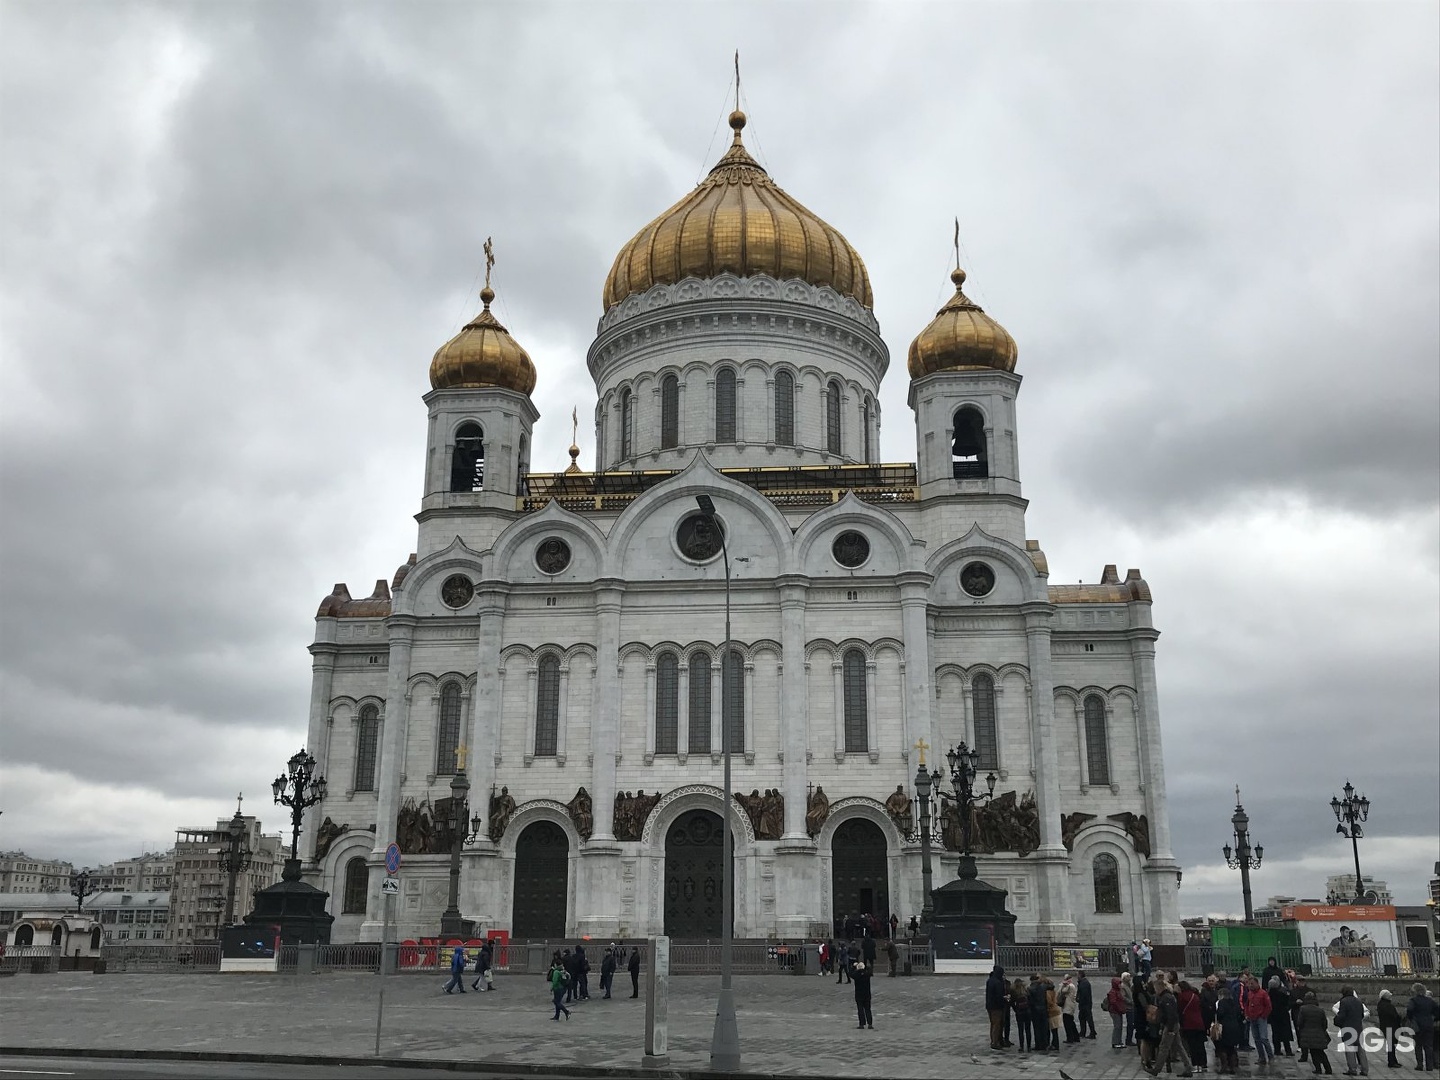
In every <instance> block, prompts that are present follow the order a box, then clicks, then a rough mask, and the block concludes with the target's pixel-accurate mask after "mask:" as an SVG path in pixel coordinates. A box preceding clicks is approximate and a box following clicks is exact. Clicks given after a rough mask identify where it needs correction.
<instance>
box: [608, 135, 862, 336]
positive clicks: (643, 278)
mask: <svg viewBox="0 0 1440 1080" xmlns="http://www.w3.org/2000/svg"><path fill="white" fill-rule="evenodd" d="M730 127H731V129H733V130H734V132H735V136H734V138H733V140H732V141H731V143H730V149H729V150H728V151H727V152H726V154H725V156H724V157H722V158H721V159H720V160H719V161H718V162H717V163H716V164H715V167H714V168H713V169H711V170H710V175H708V176H707V177H706V178H705V179H704V180H702V181H701V182H700V184H699V186H698V187H696V188H695V190H694V191H692V192H690V194H688V195H686V196H685V197H684V198H683V199H681V200H680V201H679V202H677V203H676V204H675V205H674V206H672V207H671V208H670V209H669V210H666V211H665V213H663V214H661V215H660V216H659V217H657V218H656V219H655V220H654V221H652V222H650V224H649V225H646V226H645V228H643V229H641V230H640V231H639V232H638V233H636V234H635V237H634V239H632V240H631V241H630V242H629V243H628V244H626V245H625V246H624V247H623V248H621V249H620V254H618V255H616V256H615V264H614V265H613V266H612V267H611V268H610V275H609V276H608V277H607V278H606V279H605V296H604V303H605V310H606V311H609V310H610V308H612V307H614V306H615V305H616V304H618V303H619V302H620V301H621V300H624V299H625V298H626V297H627V296H629V295H631V294H632V293H639V292H645V291H646V290H647V289H649V288H650V287H651V286H653V285H660V284H664V285H673V284H675V282H677V281H681V280H683V279H685V278H687V277H698V278H711V277H715V276H716V275H718V274H723V273H731V274H736V275H738V276H740V277H747V276H749V275H751V274H768V275H770V276H771V277H773V278H776V279H777V280H780V281H785V280H788V279H789V278H800V279H801V280H802V281H808V282H809V283H810V284H811V285H828V286H830V287H831V288H832V289H834V290H835V291H836V292H838V293H840V294H841V295H842V296H851V297H854V298H855V299H856V300H858V301H859V302H860V303H861V304H862V305H864V306H865V307H867V308H872V307H874V306H875V298H874V295H873V294H872V293H871V291H870V275H869V274H868V273H867V272H866V270H865V264H864V262H862V261H861V259H860V256H859V254H858V253H857V252H856V251H855V249H854V248H853V247H851V246H850V242H849V241H848V240H846V239H845V237H843V236H841V235H840V233H839V231H838V230H836V229H835V228H833V227H832V226H830V225H827V224H826V223H825V222H823V221H821V220H820V219H819V218H818V217H816V216H815V215H814V214H812V213H811V212H810V211H809V210H807V209H805V207H803V206H801V205H800V204H799V203H798V202H796V201H795V200H794V199H792V198H791V197H790V196H789V195H787V194H785V192H784V191H782V190H781V189H780V188H779V187H777V186H776V184H775V181H773V180H771V179H770V174H769V173H767V172H766V171H765V169H764V168H763V167H761V165H760V164H759V162H757V161H756V160H755V159H754V158H752V157H751V156H750V154H749V153H748V152H747V151H746V149H745V145H744V143H743V142H742V141H741V139H740V132H741V130H742V129H743V128H744V127H745V114H744V113H743V112H741V111H740V110H739V109H736V110H735V111H734V112H732V113H731V114H730Z"/></svg>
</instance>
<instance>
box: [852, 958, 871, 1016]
mask: <svg viewBox="0 0 1440 1080" xmlns="http://www.w3.org/2000/svg"><path fill="white" fill-rule="evenodd" d="M850 981H851V982H853V983H854V984H855V1014H856V1016H857V1017H858V1018H859V1021H860V1022H859V1023H858V1024H856V1025H855V1026H856V1027H862V1028H869V1029H871V1030H872V1031H873V1030H874V1028H875V1015H874V1013H872V1012H871V1011H870V965H869V964H867V963H866V962H865V961H864V960H856V961H855V963H854V965H853V966H852V967H851V969H850Z"/></svg>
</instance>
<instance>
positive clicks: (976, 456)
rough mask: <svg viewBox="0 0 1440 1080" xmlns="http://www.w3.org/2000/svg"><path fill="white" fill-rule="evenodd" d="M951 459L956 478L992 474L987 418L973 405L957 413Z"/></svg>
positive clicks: (966, 478)
mask: <svg viewBox="0 0 1440 1080" xmlns="http://www.w3.org/2000/svg"><path fill="white" fill-rule="evenodd" d="M950 460H951V464H952V467H953V469H954V472H955V479H956V480H977V479H978V480H983V479H984V478H985V477H987V476H989V475H990V465H989V452H988V450H987V449H986V446H985V418H984V417H983V416H981V415H980V410H979V409H977V408H975V407H974V406H972V405H966V406H964V407H963V408H961V409H959V410H958V411H957V412H956V413H955V441H954V443H952V444H951V447H950Z"/></svg>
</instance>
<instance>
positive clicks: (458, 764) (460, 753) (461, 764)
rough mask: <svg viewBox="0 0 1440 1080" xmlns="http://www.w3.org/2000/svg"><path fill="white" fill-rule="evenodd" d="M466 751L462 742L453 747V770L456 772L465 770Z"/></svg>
mask: <svg viewBox="0 0 1440 1080" xmlns="http://www.w3.org/2000/svg"><path fill="white" fill-rule="evenodd" d="M467 753H468V751H467V750H466V748H465V744H464V743H461V744H460V745H459V746H457V747H456V748H455V771H456V772H464V771H465V758H466V756H467Z"/></svg>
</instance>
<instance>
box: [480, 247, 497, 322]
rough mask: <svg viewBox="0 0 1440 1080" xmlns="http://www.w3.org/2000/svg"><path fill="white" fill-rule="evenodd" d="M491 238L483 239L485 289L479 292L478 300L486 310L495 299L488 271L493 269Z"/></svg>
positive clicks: (493, 248) (493, 257)
mask: <svg viewBox="0 0 1440 1080" xmlns="http://www.w3.org/2000/svg"><path fill="white" fill-rule="evenodd" d="M491 239H492V238H491V237H489V236H487V237H486V238H485V287H484V288H483V289H481V290H480V300H481V302H482V303H483V304H484V305H485V306H486V307H487V308H488V307H489V306H490V301H491V300H494V299H495V290H494V289H492V288H490V271H491V270H493V269H494V268H495V245H494V244H492V243H491Z"/></svg>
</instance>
